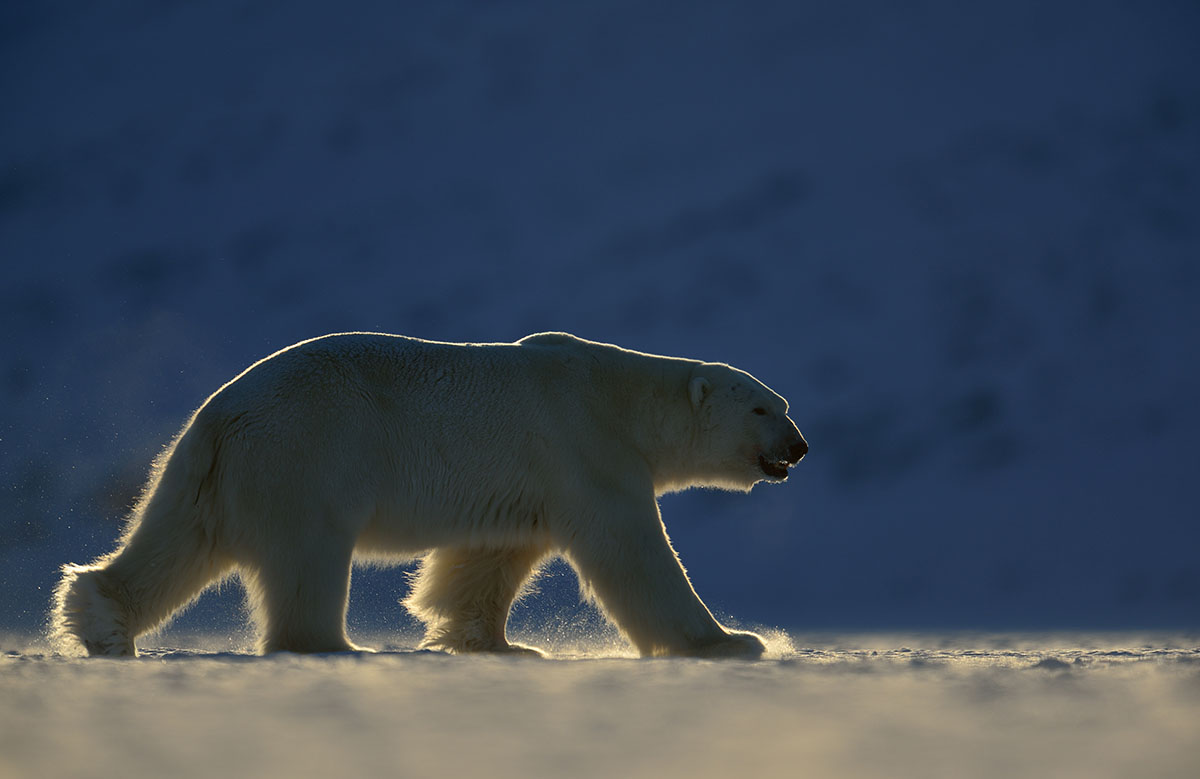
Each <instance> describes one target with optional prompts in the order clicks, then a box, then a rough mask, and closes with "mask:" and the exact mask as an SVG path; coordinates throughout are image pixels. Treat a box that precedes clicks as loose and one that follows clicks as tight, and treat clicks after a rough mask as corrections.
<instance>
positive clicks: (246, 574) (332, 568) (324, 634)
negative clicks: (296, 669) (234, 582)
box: [241, 538, 360, 653]
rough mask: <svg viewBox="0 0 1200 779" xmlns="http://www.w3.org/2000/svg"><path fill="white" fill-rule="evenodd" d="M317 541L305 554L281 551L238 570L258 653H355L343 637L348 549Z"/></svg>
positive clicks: (350, 547)
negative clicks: (255, 634) (243, 587)
mask: <svg viewBox="0 0 1200 779" xmlns="http://www.w3.org/2000/svg"><path fill="white" fill-rule="evenodd" d="M319 540H320V542H321V543H319V544H315V545H314V546H313V548H312V549H310V550H309V551H308V552H307V553H305V552H304V551H303V549H287V550H280V551H281V552H283V553H282V554H280V553H278V552H277V553H276V554H275V555H273V556H271V557H270V558H267V559H263V560H259V561H255V562H253V563H243V565H242V566H241V569H242V582H243V584H244V585H245V587H246V596H247V601H248V603H249V606H250V613H251V616H252V617H253V620H254V622H255V624H256V626H257V628H258V635H259V650H260V651H262V652H264V653H265V652H305V653H307V652H348V651H359V650H360V647H357V646H355V645H354V644H352V643H351V642H350V640H349V639H348V638H347V637H346V607H347V605H348V604H349V599H350V570H351V558H352V556H353V545H352V544H350V543H342V544H340V546H341V547H342V548H338V547H339V544H337V543H335V540H334V539H332V538H323V539H319Z"/></svg>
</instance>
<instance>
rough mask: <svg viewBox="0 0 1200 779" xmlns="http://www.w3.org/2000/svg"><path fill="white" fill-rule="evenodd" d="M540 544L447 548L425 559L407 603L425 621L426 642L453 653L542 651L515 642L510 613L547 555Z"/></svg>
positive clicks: (425, 643)
mask: <svg viewBox="0 0 1200 779" xmlns="http://www.w3.org/2000/svg"><path fill="white" fill-rule="evenodd" d="M546 555H547V551H546V550H545V549H542V548H540V547H536V546H533V547H522V548H517V549H463V548H442V549H438V550H436V551H434V552H431V553H430V554H428V555H426V556H425V558H424V559H423V560H422V561H421V566H420V568H419V569H418V571H417V573H416V575H415V577H414V580H413V586H412V592H411V593H410V594H409V596H408V598H406V599H405V601H404V605H405V606H406V607H407V608H408V610H409V611H410V612H411V613H412V614H413V616H415V617H416V618H417V619H420V620H421V621H423V622H424V623H425V640H424V641H422V643H421V646H422V647H423V648H429V649H444V650H446V651H449V652H456V653H461V652H515V653H522V654H533V655H541V654H542V653H541V652H540V651H539V650H537V649H534V648H532V647H526V646H521V645H520V644H511V643H509V641H508V638H507V637H506V635H505V625H506V623H507V622H508V612H509V609H510V608H511V607H512V604H513V602H514V601H516V600H517V598H518V597H519V596H520V594H521V590H522V588H523V587H524V586H525V583H526V582H527V581H529V578H530V576H531V574H532V573H533V572H534V570H536V569H537V567H538V564H539V563H540V562H541V561H542V560H543V559H545V557H546Z"/></svg>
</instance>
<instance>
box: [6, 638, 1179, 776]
mask: <svg viewBox="0 0 1200 779" xmlns="http://www.w3.org/2000/svg"><path fill="white" fill-rule="evenodd" d="M792 641H794V642H795V645H796V647H798V648H793V647H792ZM771 643H772V645H773V646H772V652H773V657H772V658H771V659H767V660H764V661H760V662H753V663H747V662H736V661H735V662H711V661H693V660H636V659H630V658H624V657H613V656H612V654H611V649H610V648H609V647H607V646H604V645H603V644H601V645H599V646H597V645H595V644H592V645H588V643H587V641H586V640H582V641H581V642H577V643H576V644H575V646H574V647H572V648H571V649H570V650H566V651H564V654H562V655H560V656H559V657H560V658H561V659H552V660H532V659H522V658H501V657H454V656H449V655H444V654H439V653H430V652H414V651H411V650H407V649H404V648H401V647H397V646H394V645H393V646H391V647H387V648H384V651H381V652H379V653H378V654H352V655H324V656H297V655H274V656H271V657H267V658H260V657H250V656H246V655H243V654H239V653H237V652H235V651H228V650H226V651H220V652H216V653H213V652H211V651H210V652H203V651H201V652H197V651H194V650H179V649H157V650H153V651H151V652H149V653H148V654H147V656H146V657H144V658H142V659H138V660H124V661H123V660H102V659H100V660H80V659H65V658H61V657H53V656H51V657H47V656H45V655H42V654H39V653H38V652H39V649H38V647H36V646H21V645H20V644H19V643H14V641H13V640H9V641H2V642H0V651H2V652H3V653H0V776H4V777H34V776H72V777H81V778H87V777H109V776H128V777H143V776H145V777H150V776H170V777H177V778H178V779H187V778H188V777H211V776H247V777H258V776H262V777H266V776H403V777H439V776H493V777H510V776H511V777H542V776H545V777H551V776H554V777H561V776H572V777H626V776H628V777H668V776H698V777H708V776H729V775H738V776H762V777H773V776H808V777H838V778H839V779H854V778H855V777H922V779H938V778H939V777H945V778H946V779H960V778H961V777H974V778H975V779H988V778H989V777H1014V776H1054V777H1080V779H1085V778H1086V779H1103V778H1104V777H1131V776H1136V777H1141V778H1143V779H1153V778H1154V777H1184V776H1196V775H1197V774H1198V773H1200V747H1198V746H1197V745H1198V744H1200V643H1198V642H1197V637H1195V636H1192V637H1190V638H1180V637H1176V638H1171V637H1166V636H1161V635H1159V636H1145V637H1135V636H1111V635H1109V636H1080V635H1073V636H1058V637H1055V636H1046V635H1040V636H1015V635H1010V636H975V637H964V636H950V635H943V636H931V635H924V636H908V637H885V636H869V637H832V636H803V637H801V636H797V637H795V638H793V639H789V638H788V637H787V636H786V635H782V634H775V635H774V636H773V637H772V642H771ZM380 646H383V645H380Z"/></svg>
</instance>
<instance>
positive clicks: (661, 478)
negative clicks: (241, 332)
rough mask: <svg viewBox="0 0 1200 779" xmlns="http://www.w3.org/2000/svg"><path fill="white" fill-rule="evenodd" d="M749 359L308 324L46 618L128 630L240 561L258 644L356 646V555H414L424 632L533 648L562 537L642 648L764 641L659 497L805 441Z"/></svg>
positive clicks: (246, 375) (780, 473) (60, 592)
mask: <svg viewBox="0 0 1200 779" xmlns="http://www.w3.org/2000/svg"><path fill="white" fill-rule="evenodd" d="M787 412H788V404H787V402H786V401H785V400H784V399H783V398H782V397H780V396H779V395H777V394H776V393H775V392H773V391H771V390H770V389H768V388H767V387H766V386H765V385H763V384H762V383H761V382H759V381H758V380H757V379H755V378H754V377H753V376H751V375H750V374H748V373H745V372H743V371H740V370H737V369H735V368H732V367H730V366H728V365H724V364H720V363H708V362H700V361H697V360H688V359H679V358H673V357H662V356H656V355H651V354H644V353H641V352H636V351H630V350H627V349H622V348H620V347H617V346H612V345H609V344H602V343H596V342H592V341H586V340H583V339H581V338H576V337H574V336H571V335H568V334H565V333H541V334H537V335H532V336H529V337H527V338H524V339H522V340H520V341H518V342H516V343H512V344H453V343H443V342H437V341H425V340H420V339H415V338H407V337H404V336H397V335H386V334H378V333H342V334H335V335H328V336H323V337H320V338H315V339H312V340H309V341H303V342H301V343H298V344H295V345H294V346H291V347H288V348H286V349H283V350H282V351H279V352H277V353H275V354H273V355H271V356H269V357H267V358H265V359H263V360H261V361H259V362H257V363H255V364H254V365H252V366H251V367H249V368H248V369H246V370H245V371H244V372H243V373H241V374H240V375H239V376H237V377H236V378H235V379H233V380H232V381H230V382H229V383H228V384H226V385H225V386H223V387H221V388H220V389H219V390H218V391H217V392H216V393H214V394H213V395H212V396H211V397H209V398H208V400H206V401H205V402H204V404H203V405H202V406H201V407H200V408H199V410H197V411H196V412H195V413H194V414H193V415H192V417H191V419H190V421H189V422H188V424H187V425H186V426H185V427H184V429H183V431H182V432H181V433H180V434H179V435H178V436H177V437H176V438H175V440H174V441H173V442H172V443H171V444H170V445H169V446H168V447H167V448H166V449H165V450H164V452H163V453H162V455H161V456H160V457H159V458H158V460H157V461H156V463H155V466H154V468H153V470H152V475H151V478H150V480H149V483H148V484H147V486H146V488H145V491H144V493H143V496H142V498H141V499H140V500H139V502H138V504H137V506H136V507H135V509H134V510H133V512H132V514H131V517H130V520H129V523H128V526H127V530H126V532H125V534H124V537H123V538H122V539H121V542H120V544H119V547H118V549H117V550H116V551H114V552H112V553H111V554H108V555H106V556H104V557H101V558H99V559H98V560H96V561H94V562H93V563H92V564H90V565H86V566H79V565H66V566H64V567H63V572H62V573H63V576H62V580H61V582H60V584H59V586H58V587H57V589H56V592H55V597H54V605H53V609H52V614H51V630H52V634H53V635H54V636H55V638H56V639H58V640H59V642H60V644H59V645H60V646H62V647H63V648H64V649H65V650H67V651H70V649H71V648H73V647H77V646H78V644H82V645H83V648H85V649H86V650H87V652H88V653H89V654H92V655H136V654H137V649H136V645H135V640H136V639H137V637H138V636H139V635H140V634H142V633H145V632H147V631H150V630H152V629H154V628H156V627H158V626H160V625H161V624H163V623H164V622H165V621H166V620H168V619H169V618H170V617H171V615H172V614H174V613H175V612H177V611H178V610H180V609H181V608H183V607H184V606H186V605H187V604H188V603H189V602H191V601H192V600H193V599H194V598H195V597H196V596H197V595H198V594H199V593H200V592H201V591H203V590H204V589H205V588H206V587H208V586H209V585H210V584H212V583H213V582H215V581H218V580H220V579H222V578H224V577H226V576H229V575H231V574H233V573H235V572H236V573H238V574H239V575H240V577H241V579H242V581H243V583H244V585H245V587H246V592H247V597H248V603H249V607H250V609H249V610H250V614H251V616H252V618H253V619H254V622H255V624H256V627H257V629H258V633H259V635H260V645H259V649H260V651H263V652H273V651H279V650H286V651H293V652H334V651H343V650H355V649H358V647H356V646H355V645H353V644H352V643H351V642H350V641H349V639H348V638H347V636H346V630H345V616H346V605H347V599H348V594H349V587H350V571H351V565H352V560H353V558H354V557H355V556H356V555H357V556H360V557H366V558H375V559H390V560H400V559H408V560H412V559H415V558H418V557H421V558H422V559H421V562H420V566H419V570H418V571H417V574H416V576H415V579H414V583H413V587H412V591H411V594H410V595H409V596H408V598H407V600H405V605H406V606H407V608H408V609H409V610H411V612H412V613H413V614H414V615H415V616H416V617H418V618H419V619H420V620H422V621H423V622H424V623H425V625H426V635H425V639H424V643H423V646H426V647H431V648H439V649H443V650H447V651H451V652H472V651H485V652H529V653H538V650H536V649H533V648H530V647H522V646H518V645H516V644H511V643H509V641H508V640H507V638H506V636H505V624H506V622H507V619H508V613H509V608H510V606H511V605H512V603H513V601H514V600H515V599H516V598H517V596H518V595H519V593H520V592H521V590H522V586H523V584H524V583H525V582H526V581H527V580H528V579H529V577H530V576H531V575H532V574H533V573H534V571H535V570H536V569H537V568H538V567H539V565H540V564H541V563H542V562H543V561H545V560H546V559H547V558H548V557H550V556H555V555H558V556H562V557H565V558H566V559H567V561H568V562H569V563H570V564H571V565H572V566H573V568H574V569H575V570H576V572H577V573H578V575H579V578H580V582H581V590H582V591H583V592H584V594H585V596H586V597H588V598H589V599H591V600H593V601H594V602H595V603H596V604H597V605H598V606H599V607H600V609H601V610H602V611H603V613H604V614H605V615H606V616H607V617H608V618H609V619H610V620H611V621H612V622H614V623H615V624H616V625H617V627H618V628H619V630H620V631H621V633H622V634H623V635H624V636H625V637H626V638H627V639H628V640H629V642H630V643H632V645H633V646H634V647H635V648H636V649H637V650H638V651H639V652H640V653H641V654H642V655H645V656H662V655H688V656H706V657H722V656H736V657H758V656H760V655H761V654H762V652H763V643H762V640H761V639H760V638H759V637H758V636H756V635H754V634H753V633H747V632H738V631H732V630H727V629H726V628H724V627H722V626H721V625H720V624H719V623H718V622H717V621H716V620H715V619H714V618H713V616H712V614H711V613H710V612H709V610H708V608H707V607H705V605H704V603H703V602H702V601H701V600H700V598H699V597H698V596H697V595H696V593H695V591H694V590H693V589H692V586H691V583H690V582H689V581H688V577H687V574H686V573H685V571H684V569H683V567H682V566H681V565H680V562H679V559H678V557H677V556H676V554H675V551H674V549H672V547H671V543H670V540H669V539H668V538H667V534H666V531H665V528H664V527H663V523H662V519H661V517H660V514H659V510H658V503H657V496H659V495H662V494H664V493H667V492H671V491H674V490H682V489H685V488H688V487H693V486H706V487H717V488H723V489H730V490H743V491H749V489H750V488H751V487H752V486H753V485H755V484H756V483H758V482H760V481H770V482H781V481H784V480H785V479H786V478H787V476H788V469H789V468H790V467H791V466H792V465H795V464H796V463H797V462H799V461H800V459H801V458H802V457H804V455H805V453H806V452H807V451H808V444H807V443H806V442H805V440H804V438H803V436H802V435H801V434H800V431H799V430H798V429H797V428H796V425H795V424H794V423H793V422H792V420H791V419H789V418H788V416H787Z"/></svg>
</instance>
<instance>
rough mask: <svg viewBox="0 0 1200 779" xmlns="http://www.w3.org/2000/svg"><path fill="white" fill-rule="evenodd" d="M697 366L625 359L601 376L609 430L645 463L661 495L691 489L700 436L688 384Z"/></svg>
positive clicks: (666, 360) (648, 358)
mask: <svg viewBox="0 0 1200 779" xmlns="http://www.w3.org/2000/svg"><path fill="white" fill-rule="evenodd" d="M701 364H702V363H700V362H699V361H698V360H685V359H680V358H674V357H659V356H657V355H643V354H640V353H636V352H634V353H626V354H625V355H623V356H622V359H620V360H616V361H613V362H610V363H608V364H607V365H604V366H603V367H602V370H600V371H598V372H597V375H596V376H595V378H596V380H597V381H598V382H600V383H602V384H603V385H604V386H602V387H599V388H598V389H601V390H603V391H602V392H599V393H596V397H602V398H606V399H608V402H607V403H606V404H605V409H604V412H605V416H606V417H607V419H606V420H605V422H606V425H608V426H609V427H610V429H611V430H613V431H614V432H615V433H616V434H617V435H618V436H619V437H620V438H621V439H622V441H623V443H624V444H626V445H628V446H632V447H633V448H634V449H636V450H637V452H638V453H639V454H640V455H641V456H642V458H643V459H644V460H645V462H646V465H647V468H648V469H649V476H650V478H651V480H652V481H653V483H654V491H655V493H656V494H662V493H665V492H672V491H674V490H677V489H683V488H685V487H687V486H688V484H689V478H688V474H689V471H690V469H689V468H688V465H689V463H690V462H691V460H692V454H691V450H692V448H693V444H694V443H695V440H696V436H697V434H698V428H697V426H696V424H695V417H694V415H693V414H692V408H691V403H690V401H689V400H688V382H689V381H690V380H691V377H692V371H693V370H694V369H695V367H696V366H698V365H701Z"/></svg>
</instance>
